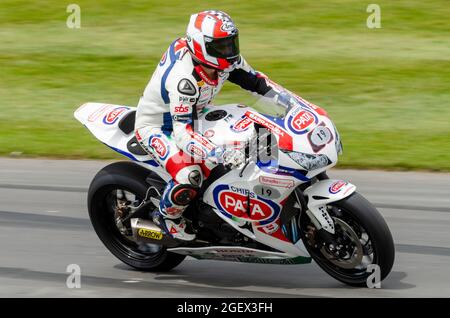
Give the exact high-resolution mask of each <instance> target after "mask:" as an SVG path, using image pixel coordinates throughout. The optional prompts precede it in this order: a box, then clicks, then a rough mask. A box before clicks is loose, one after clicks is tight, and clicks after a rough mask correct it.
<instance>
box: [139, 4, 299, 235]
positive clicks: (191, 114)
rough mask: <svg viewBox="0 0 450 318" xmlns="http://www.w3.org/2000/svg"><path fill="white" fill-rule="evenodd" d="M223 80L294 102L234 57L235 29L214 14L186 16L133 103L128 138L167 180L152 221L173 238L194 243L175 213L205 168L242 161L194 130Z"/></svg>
mask: <svg viewBox="0 0 450 318" xmlns="http://www.w3.org/2000/svg"><path fill="white" fill-rule="evenodd" d="M226 80H229V81H230V82H232V83H234V84H237V85H239V86H240V87H242V88H243V89H245V90H248V91H250V92H253V93H256V94H258V95H261V96H264V97H267V98H270V99H271V100H273V102H275V103H278V104H282V105H284V106H286V107H288V106H289V105H290V104H292V103H294V102H295V98H294V96H293V95H292V94H290V92H288V91H286V90H284V89H283V88H282V87H281V86H279V85H277V84H276V83H274V82H272V81H271V80H269V79H268V78H267V77H266V76H265V75H263V74H262V73H260V72H256V71H254V70H253V69H252V68H251V67H250V66H249V65H248V64H247V62H246V61H245V60H244V58H243V57H242V56H241V55H240V52H239V32H238V29H237V28H236V25H235V24H234V22H233V20H232V19H231V18H230V16H229V15H228V14H226V13H224V12H222V11H215V10H209V11H203V12H200V13H197V14H193V15H191V18H190V22H189V25H188V27H187V34H186V37H185V38H179V39H177V40H175V41H174V42H172V44H171V45H170V47H169V49H168V50H167V51H166V52H165V53H164V54H163V56H162V58H161V61H160V62H159V65H158V66H157V68H156V70H155V72H154V73H153V76H152V78H151V80H150V82H149V83H148V84H147V87H146V88H145V91H144V93H143V96H142V97H141V98H140V100H139V104H138V108H137V113H136V124H135V134H136V138H137V140H138V141H139V143H140V144H141V145H142V147H143V148H144V149H145V150H146V151H147V152H148V153H149V154H151V155H152V156H153V157H155V159H156V160H157V161H158V162H159V164H160V165H161V166H162V167H164V168H165V169H166V171H167V172H168V173H169V174H170V176H171V177H172V180H170V181H169V182H168V183H167V185H166V187H165V190H164V192H163V195H162V198H161V200H160V205H159V209H157V210H156V211H154V212H153V220H154V221H155V223H157V224H158V225H159V226H160V227H161V228H162V229H163V230H164V231H165V232H166V233H170V234H171V235H172V236H173V237H174V238H176V239H179V240H184V241H190V240H193V239H195V234H193V233H190V230H186V221H185V220H184V218H183V217H182V213H183V211H184V210H185V209H186V207H187V206H188V205H189V203H190V202H191V201H192V200H193V199H194V198H195V196H196V195H197V192H198V190H199V188H200V186H201V185H202V182H203V181H204V180H205V179H206V178H207V177H208V176H209V173H210V171H211V169H212V168H214V167H215V166H216V165H217V164H218V163H223V164H224V165H228V166H230V167H239V166H240V165H241V164H242V163H243V162H244V161H245V155H244V153H243V152H242V151H241V150H240V149H237V148H230V149H223V148H221V147H218V146H217V145H215V144H213V143H212V142H211V141H210V140H209V139H208V138H207V136H204V135H202V134H200V133H199V132H197V131H196V129H195V121H196V119H197V115H198V114H200V113H201V112H202V111H203V110H204V108H205V107H206V106H207V105H210V104H211V102H212V100H213V99H214V97H215V96H216V95H217V94H218V93H219V91H220V89H221V88H222V85H223V84H224V82H225V81H226Z"/></svg>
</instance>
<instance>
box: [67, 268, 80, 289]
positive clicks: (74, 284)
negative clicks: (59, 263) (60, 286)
mask: <svg viewBox="0 0 450 318" xmlns="http://www.w3.org/2000/svg"><path fill="white" fill-rule="evenodd" d="M66 273H69V276H68V277H67V279H66V286H67V288H70V289H73V288H81V268H80V265H77V264H69V265H67V268H66Z"/></svg>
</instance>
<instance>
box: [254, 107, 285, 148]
mask: <svg viewBox="0 0 450 318" xmlns="http://www.w3.org/2000/svg"><path fill="white" fill-rule="evenodd" d="M245 116H246V117H248V118H250V119H251V120H252V121H254V122H255V123H258V124H260V125H261V126H264V127H266V128H267V129H269V130H270V131H271V132H273V133H274V134H275V135H277V136H278V147H280V149H283V150H292V149H293V139H292V136H291V135H289V133H288V132H287V131H286V130H284V129H283V128H281V127H280V126H278V125H277V124H275V123H274V122H272V121H270V120H269V119H267V118H265V117H262V116H260V115H259V114H256V113H253V112H251V111H247V112H246V113H245Z"/></svg>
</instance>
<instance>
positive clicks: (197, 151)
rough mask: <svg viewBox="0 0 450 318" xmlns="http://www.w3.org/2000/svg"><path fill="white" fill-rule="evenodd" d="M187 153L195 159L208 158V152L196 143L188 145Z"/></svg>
mask: <svg viewBox="0 0 450 318" xmlns="http://www.w3.org/2000/svg"><path fill="white" fill-rule="evenodd" d="M187 151H188V153H190V154H191V155H193V156H195V157H200V158H202V159H205V158H206V157H207V153H206V151H205V150H204V149H203V148H202V147H200V146H199V145H197V144H195V143H194V142H191V143H189V144H188V146H187Z"/></svg>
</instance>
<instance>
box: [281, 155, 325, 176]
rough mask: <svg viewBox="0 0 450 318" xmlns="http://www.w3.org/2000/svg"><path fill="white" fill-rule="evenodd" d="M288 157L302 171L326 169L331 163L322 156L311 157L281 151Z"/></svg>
mask: <svg viewBox="0 0 450 318" xmlns="http://www.w3.org/2000/svg"><path fill="white" fill-rule="evenodd" d="M283 152H284V153H285V154H287V155H288V156H289V158H291V159H292V160H294V162H295V163H297V164H298V165H299V166H300V167H302V168H303V169H304V170H307V171H312V170H316V169H320V168H323V167H326V166H328V165H330V164H331V163H332V161H331V160H330V159H329V158H328V157H327V156H326V155H324V154H319V155H311V154H307V153H303V152H297V151H283Z"/></svg>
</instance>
